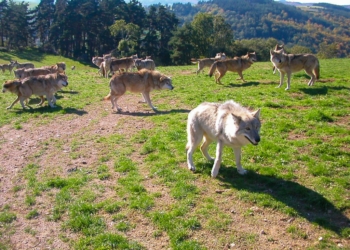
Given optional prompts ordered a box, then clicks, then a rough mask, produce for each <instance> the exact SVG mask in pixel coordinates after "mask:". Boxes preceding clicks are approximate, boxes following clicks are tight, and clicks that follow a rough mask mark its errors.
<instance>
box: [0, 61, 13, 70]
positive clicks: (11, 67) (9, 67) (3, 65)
mask: <svg viewBox="0 0 350 250" xmlns="http://www.w3.org/2000/svg"><path fill="white" fill-rule="evenodd" d="M0 66H1V67H0V68H1V69H2V73H5V71H6V70H8V71H10V73H12V69H13V66H12V62H10V63H9V64H1V65H0Z"/></svg>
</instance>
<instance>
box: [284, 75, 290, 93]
mask: <svg viewBox="0 0 350 250" xmlns="http://www.w3.org/2000/svg"><path fill="white" fill-rule="evenodd" d="M291 77H292V73H287V78H288V79H287V88H285V89H284V90H289V89H290V78H291Z"/></svg>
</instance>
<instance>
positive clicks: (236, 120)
mask: <svg viewBox="0 0 350 250" xmlns="http://www.w3.org/2000/svg"><path fill="white" fill-rule="evenodd" d="M259 117H260V109H258V110H256V111H254V112H252V111H249V110H248V109H247V108H244V107H242V106H241V105H240V104H238V103H236V102H234V101H232V100H231V101H227V102H225V103H223V104H220V103H208V102H205V103H202V104H200V105H199V106H198V107H196V108H195V109H193V110H192V111H191V112H190V113H189V115H188V120H187V146H186V149H187V164H188V168H189V169H190V170H191V171H195V166H194V164H193V159H192V155H193V152H194V151H195V149H196V148H197V147H198V145H199V144H200V142H201V141H202V139H203V143H202V145H201V151H202V153H203V155H204V156H205V158H207V159H208V160H214V159H213V158H212V157H211V156H210V155H209V154H208V146H209V145H210V143H211V142H214V141H216V142H217V145H216V158H215V161H214V165H213V168H212V170H211V176H212V177H216V176H217V175H218V173H219V169H220V164H221V157H222V152H223V147H224V146H225V145H227V146H229V147H231V148H233V151H234V154H235V159H236V165H237V171H238V173H239V174H242V175H243V174H246V173H247V171H246V170H245V169H244V168H243V167H242V165H241V148H242V147H243V146H245V145H247V144H248V143H251V144H253V145H258V143H259V141H260V135H259V132H260V127H261V123H260V119H259Z"/></svg>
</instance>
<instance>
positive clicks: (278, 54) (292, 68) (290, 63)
mask: <svg viewBox="0 0 350 250" xmlns="http://www.w3.org/2000/svg"><path fill="white" fill-rule="evenodd" d="M270 60H271V62H272V63H273V64H274V65H275V66H276V68H277V69H278V71H279V72H280V84H279V85H278V88H280V87H281V86H282V84H283V80H284V76H285V75H286V74H287V77H288V81H287V88H286V89H285V90H289V89H290V78H291V75H292V73H295V72H298V71H300V70H305V72H306V74H308V75H309V76H310V77H311V79H310V81H309V82H308V85H309V86H312V85H314V83H315V82H316V80H318V79H319V78H320V63H319V61H318V59H317V57H316V56H314V55H312V54H295V55H294V54H286V53H285V52H284V51H283V50H279V51H274V50H270Z"/></svg>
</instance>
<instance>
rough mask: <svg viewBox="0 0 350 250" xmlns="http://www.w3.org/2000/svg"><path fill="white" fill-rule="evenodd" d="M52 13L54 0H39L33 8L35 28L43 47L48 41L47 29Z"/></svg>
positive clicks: (49, 25) (49, 26)
mask: <svg viewBox="0 0 350 250" xmlns="http://www.w3.org/2000/svg"><path fill="white" fill-rule="evenodd" d="M54 13H55V5H54V0H41V1H40V3H39V4H38V6H37V7H36V8H35V30H36V33H37V37H38V38H39V39H40V42H41V43H42V44H43V47H45V45H46V43H48V42H49V31H50V28H51V23H52V22H53V16H54Z"/></svg>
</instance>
